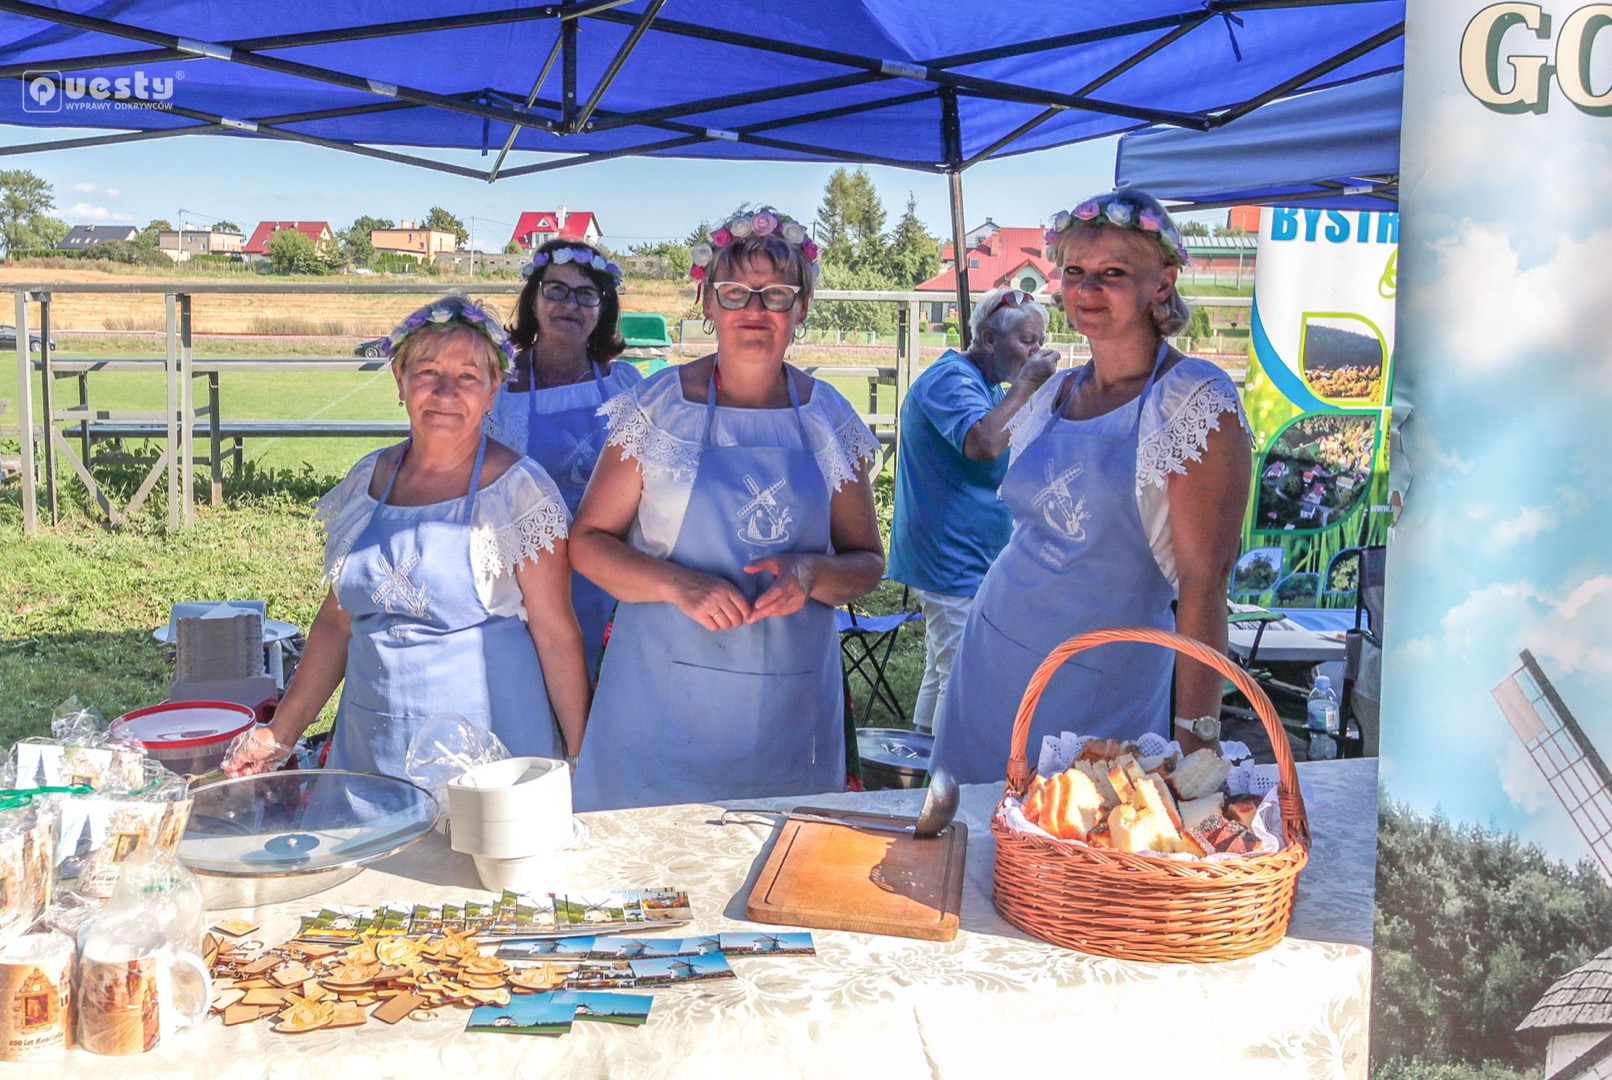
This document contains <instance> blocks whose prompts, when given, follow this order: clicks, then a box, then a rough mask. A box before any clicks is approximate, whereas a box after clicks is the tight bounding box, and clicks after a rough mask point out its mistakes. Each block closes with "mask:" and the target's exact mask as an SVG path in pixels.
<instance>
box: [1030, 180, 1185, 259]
mask: <svg viewBox="0 0 1612 1080" xmlns="http://www.w3.org/2000/svg"><path fill="white" fill-rule="evenodd" d="M1077 221H1089V222H1093V223H1095V224H1098V225H1117V226H1119V227H1120V228H1122V229H1135V230H1136V231H1138V232H1140V233H1144V234H1146V235H1148V236H1151V237H1153V239H1154V240H1156V241H1158V244H1159V247H1161V248H1162V249H1163V250H1164V257H1165V259H1166V260H1167V261H1169V262H1171V263H1173V264H1175V265H1176V266H1191V265H1192V257H1191V256H1190V255H1188V254H1187V246H1186V244H1184V243H1182V242H1181V233H1180V232H1179V231H1178V230H1177V229H1176V227H1175V226H1174V225H1172V224H1171V223H1170V219H1169V218H1167V217H1164V216H1163V215H1162V213H1161V212H1160V211H1159V210H1157V209H1155V208H1154V207H1152V206H1149V205H1147V204H1146V203H1144V202H1142V201H1141V200H1139V199H1136V198H1133V197H1131V196H1130V195H1128V194H1126V193H1125V192H1122V191H1114V192H1110V193H1109V194H1107V195H1098V196H1096V197H1095V198H1091V199H1087V200H1086V201H1085V202H1083V203H1081V204H1080V205H1079V206H1077V207H1075V208H1074V209H1073V210H1061V211H1059V212H1058V213H1056V214H1054V215H1053V217H1052V228H1050V229H1048V230H1047V235H1046V241H1047V259H1048V260H1049V261H1052V262H1056V261H1057V260H1058V238H1059V236H1060V235H1062V233H1063V231H1064V230H1065V229H1067V228H1069V227H1070V226H1071V225H1073V224H1075V222H1077Z"/></svg>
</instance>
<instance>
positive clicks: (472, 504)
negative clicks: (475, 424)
mask: <svg viewBox="0 0 1612 1080" xmlns="http://www.w3.org/2000/svg"><path fill="white" fill-rule="evenodd" d="M486 460H487V433H486V432H485V431H483V432H482V433H481V442H479V443H477V444H476V464H475V465H474V466H472V467H471V470H470V490H469V491H467V492H465V512H464V522H465V524H466V525H469V524H470V515H471V514H472V513H473V512H474V511H475V509H476V491H477V489H478V488H480V487H481V463H482V462H484V461H486Z"/></svg>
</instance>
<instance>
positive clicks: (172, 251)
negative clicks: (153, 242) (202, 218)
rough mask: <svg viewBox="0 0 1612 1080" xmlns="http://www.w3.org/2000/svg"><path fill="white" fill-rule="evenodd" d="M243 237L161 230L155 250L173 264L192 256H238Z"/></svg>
mask: <svg viewBox="0 0 1612 1080" xmlns="http://www.w3.org/2000/svg"><path fill="white" fill-rule="evenodd" d="M245 239H246V238H245V237H244V236H242V235H241V234H240V233H236V232H219V231H218V230H217V229H162V230H160V231H159V232H158V233H157V250H158V251H160V252H162V253H163V254H164V255H166V256H168V258H170V259H172V260H173V261H174V262H188V261H189V260H190V257H191V256H192V255H238V254H240V252H241V245H242V243H243V242H244V241H245Z"/></svg>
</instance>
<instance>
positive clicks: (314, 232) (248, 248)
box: [241, 221, 336, 262]
mask: <svg viewBox="0 0 1612 1080" xmlns="http://www.w3.org/2000/svg"><path fill="white" fill-rule="evenodd" d="M281 229H295V230H297V231H298V232H299V233H301V234H302V235H304V236H306V237H307V238H308V239H309V240H312V241H313V246H314V247H315V248H320V247H323V246H324V245H325V244H329V243H334V242H335V239H336V237H335V234H334V233H332V232H331V231H330V223H329V222H328V221H260V222H258V223H257V228H255V229H253V230H252V236H251V238H250V239H248V240H247V241H246V243H244V244H242V245H241V257H242V258H243V259H244V260H245V261H246V262H267V261H268V258H269V238H270V237H271V236H273V235H274V234H275V233H277V232H279V231H280V230H281Z"/></svg>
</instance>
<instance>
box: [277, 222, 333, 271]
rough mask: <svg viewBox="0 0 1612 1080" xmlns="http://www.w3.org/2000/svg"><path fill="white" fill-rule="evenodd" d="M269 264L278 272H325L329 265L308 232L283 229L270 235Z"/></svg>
mask: <svg viewBox="0 0 1612 1080" xmlns="http://www.w3.org/2000/svg"><path fill="white" fill-rule="evenodd" d="M268 248H269V265H270V266H272V267H273V268H274V272H275V273H276V274H323V273H324V272H325V271H326V269H327V267H326V265H325V262H324V260H322V259H320V257H319V252H318V249H317V248H316V247H315V246H314V242H313V241H312V240H310V239H309V238H308V237H307V235H306V234H304V233H302V232H299V231H297V230H296V229H281V230H280V231H278V232H276V233H275V234H274V235H273V236H271V237H269V244H268Z"/></svg>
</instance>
